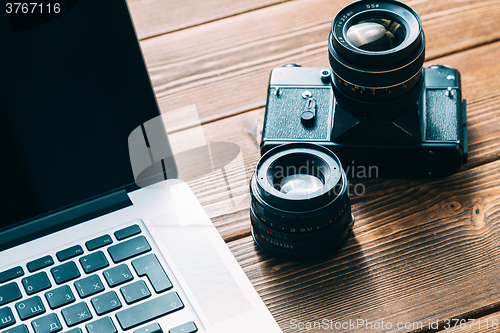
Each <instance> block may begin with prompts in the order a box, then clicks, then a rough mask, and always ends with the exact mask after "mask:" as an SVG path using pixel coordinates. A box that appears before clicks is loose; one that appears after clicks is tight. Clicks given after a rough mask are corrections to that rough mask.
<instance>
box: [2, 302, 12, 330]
mask: <svg viewBox="0 0 500 333" xmlns="http://www.w3.org/2000/svg"><path fill="white" fill-rule="evenodd" d="M15 323H16V319H14V314H13V313H12V310H11V309H10V308H9V307H8V306H7V307H5V308H2V309H0V329H2V328H5V327H8V326H10V325H14V324H15Z"/></svg>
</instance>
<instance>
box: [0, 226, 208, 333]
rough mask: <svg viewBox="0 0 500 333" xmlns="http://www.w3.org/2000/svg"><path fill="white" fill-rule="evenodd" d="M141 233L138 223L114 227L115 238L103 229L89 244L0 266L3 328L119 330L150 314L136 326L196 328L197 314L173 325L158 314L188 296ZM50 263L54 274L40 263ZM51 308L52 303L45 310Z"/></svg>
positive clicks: (75, 332)
mask: <svg viewBox="0 0 500 333" xmlns="http://www.w3.org/2000/svg"><path fill="white" fill-rule="evenodd" d="M141 233H142V231H141V228H140V227H139V226H138V225H137V224H134V225H131V226H128V227H126V228H123V229H120V230H117V231H115V232H114V233H113V236H114V238H113V237H112V236H110V235H108V234H106V235H102V236H99V237H97V238H93V239H91V240H89V241H87V242H85V244H82V245H83V246H84V247H85V249H86V250H87V251H85V250H84V247H82V245H79V244H77V245H74V246H71V247H69V248H66V249H64V250H61V251H59V252H57V253H56V255H55V257H56V258H55V259H54V258H53V257H52V256H50V255H46V256H42V257H40V258H38V259H36V260H32V261H30V262H28V263H26V265H25V266H24V267H22V266H17V267H13V268H11V269H8V270H6V271H3V272H0V330H1V331H0V333H55V332H60V331H65V332H71V333H85V331H86V332H87V333H117V332H118V331H119V330H118V328H121V330H131V329H132V328H135V327H137V326H140V325H143V324H145V323H148V322H152V323H151V324H149V325H147V326H145V327H141V328H137V329H136V330H134V331H131V332H134V333H161V332H168V333H177V332H179V333H194V332H198V328H197V327H196V324H195V323H194V322H187V323H185V324H183V325H180V326H177V327H173V328H170V327H169V328H162V327H160V325H159V324H158V323H155V322H153V321H154V320H155V319H157V318H160V317H163V316H166V315H168V314H170V313H173V312H176V311H178V310H180V309H182V308H184V304H183V302H182V300H181V299H180V297H179V295H178V293H177V292H175V291H172V290H171V289H172V288H173V285H172V282H171V281H170V279H169V277H168V276H167V274H166V273H165V270H164V269H163V267H162V265H161V263H160V261H159V260H158V258H157V257H156V255H155V254H154V253H152V251H151V246H150V244H149V242H148V240H147V238H146V237H145V236H144V235H141ZM129 259H132V260H130V261H129ZM52 266H53V267H52ZM47 267H51V268H50V270H49V274H47V272H46V271H40V270H42V269H44V268H47ZM25 268H26V269H27V271H28V272H29V275H27V276H25ZM49 275H50V277H49ZM23 276H24V277H23ZM20 277H23V278H22V279H20V281H19V283H18V282H16V281H14V282H12V280H15V279H17V278H20ZM51 279H52V281H54V282H55V285H53V283H51ZM146 281H147V282H148V283H146ZM21 290H24V292H25V294H26V295H27V296H24V297H23V294H22V293H21ZM124 304H127V305H130V306H127V307H124ZM48 309H50V310H55V311H51V313H48V314H47V310H48ZM14 313H16V314H17V317H18V318H19V320H20V322H18V321H16V316H15V315H14ZM16 324H18V325H16ZM80 324H84V326H82V325H80ZM76 325H80V327H76ZM81 327H84V330H85V331H82V329H81ZM163 329H169V330H168V331H166V330H163Z"/></svg>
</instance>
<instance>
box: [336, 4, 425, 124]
mask: <svg viewBox="0 0 500 333" xmlns="http://www.w3.org/2000/svg"><path fill="white" fill-rule="evenodd" d="M328 48H329V58H330V65H331V67H332V70H333V76H334V89H335V90H336V91H335V92H336V94H337V93H338V94H339V96H336V97H338V99H339V100H340V101H341V102H340V103H341V104H344V105H345V104H348V105H347V106H346V107H345V109H346V110H353V114H354V115H355V116H359V115H360V114H361V115H363V112H360V114H356V112H355V111H354V110H357V109H359V110H368V111H367V112H366V113H368V115H364V116H365V117H368V118H371V117H372V115H370V114H369V113H370V110H376V112H374V115H373V117H374V118H377V114H378V115H379V116H380V117H382V118H386V119H387V118H391V117H393V115H387V114H383V113H384V109H386V110H396V111H394V112H393V113H394V115H395V116H397V115H398V114H399V113H398V112H397V107H396V109H395V108H394V103H393V104H392V105H390V106H388V105H386V104H385V103H386V102H388V101H394V100H397V99H398V98H402V99H401V102H402V103H403V104H405V102H406V101H408V100H409V99H411V100H412V101H411V103H414V102H416V98H417V96H418V94H417V93H414V94H411V91H412V90H415V89H419V88H420V87H421V84H422V75H421V73H422V66H423V64H424V60H425V37H424V33H423V31H422V24H421V21H420V18H419V17H418V15H417V14H416V12H415V11H414V10H413V9H411V8H410V7H409V6H407V5H405V4H403V3H401V2H398V1H394V0H382V1H378V2H377V3H369V2H366V1H358V2H355V3H353V4H350V5H348V6H347V7H345V8H344V9H342V10H341V11H340V12H339V13H338V14H337V15H336V16H335V18H334V20H333V22H332V29H331V32H330V36H329V39H328ZM344 96H345V97H344ZM409 96H411V98H408V97H409ZM366 102H368V103H375V104H371V105H365V104H363V103H366ZM376 103H379V104H378V105H377V104H376ZM396 104H401V103H399V102H398V103H396ZM401 110H403V107H402V108H401Z"/></svg>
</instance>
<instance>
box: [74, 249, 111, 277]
mask: <svg viewBox="0 0 500 333" xmlns="http://www.w3.org/2000/svg"><path fill="white" fill-rule="evenodd" d="M80 264H81V265H82V267H83V270H84V271H85V273H87V274H89V273H92V272H95V271H97V270H99V269H101V268H104V267H108V266H109V263H108V260H107V259H106V257H105V256H104V253H102V251H98V252H94V253H92V254H89V255H87V256H85V257H81V258H80Z"/></svg>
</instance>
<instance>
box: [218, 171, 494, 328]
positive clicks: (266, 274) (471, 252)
mask: <svg viewBox="0 0 500 333" xmlns="http://www.w3.org/2000/svg"><path fill="white" fill-rule="evenodd" d="M499 168H500V161H496V162H493V163H489V164H486V165H483V166H480V167H477V168H474V169H472V170H467V171H466V172H462V173H460V174H457V175H455V176H453V177H450V178H447V179H441V180H435V181H432V182H429V183H426V184H423V185H421V186H418V187H411V188H407V189H406V190H403V191H399V192H398V193H392V194H389V195H385V196H384V197H383V198H379V200H377V201H375V202H370V203H366V204H365V205H362V207H357V210H356V212H355V215H356V218H357V219H358V220H360V221H364V223H363V224H362V225H357V226H355V229H354V237H351V238H350V239H349V240H348V242H347V244H346V246H345V247H344V248H343V249H342V250H341V251H340V252H339V253H337V254H336V255H334V256H333V257H332V258H330V259H328V260H321V261H316V262H310V263H302V264H296V263H289V262H283V261H279V260H276V259H272V258H270V257H269V256H267V255H265V254H263V253H262V252H261V251H258V250H256V247H255V245H254V244H253V241H252V239H251V237H246V238H243V239H240V240H237V241H234V242H230V243H229V244H228V245H229V247H230V249H231V250H232V252H233V254H234V255H235V256H236V258H237V260H238V262H239V263H240V265H241V266H242V267H243V269H244V271H245V273H246V274H247V275H248V276H249V278H250V280H251V281H252V283H253V285H254V286H255V288H256V289H257V291H258V292H259V294H260V296H261V297H262V298H263V300H264V301H265V303H266V305H267V306H268V307H269V309H270V310H271V312H272V313H273V315H274V317H275V319H276V320H277V321H278V323H279V324H280V327H281V328H282V329H283V331H284V332H294V331H296V330H294V329H293V324H294V323H295V324H296V322H293V321H292V320H297V321H298V322H302V323H307V322H315V321H317V322H322V320H323V319H326V320H327V321H330V320H331V321H333V323H336V322H337V323H343V322H349V320H351V321H356V320H357V319H362V320H364V321H365V323H366V321H369V322H371V323H372V324H374V323H378V324H375V325H380V324H381V321H382V320H383V321H384V323H386V325H387V323H391V325H392V328H393V330H389V329H385V330H376V329H370V328H366V327H365V326H363V327H356V329H349V327H348V328H347V329H345V330H342V331H343V332H344V331H345V332H354V331H356V332H374V331H377V332H378V331H391V332H392V331H394V332H402V331H410V330H405V329H398V328H397V327H396V325H397V323H398V322H401V323H422V327H423V328H426V327H428V325H429V322H434V321H435V320H439V321H442V320H443V319H446V318H461V316H462V315H463V314H464V313H470V312H472V311H474V310H475V309H481V308H488V307H490V306H497V307H498V305H500V303H499V301H500V286H499V280H498V276H499V273H500V246H499V245H500V237H499V235H500V234H499V228H500V205H499V204H498V203H499V202H500V179H499V178H498V176H497V175H498V173H497V171H498V169H499ZM416 208H417V209H416ZM427 330H428V329H424V331H427ZM314 331H319V330H314ZM331 331H334V330H333V329H332V330H331Z"/></svg>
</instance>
